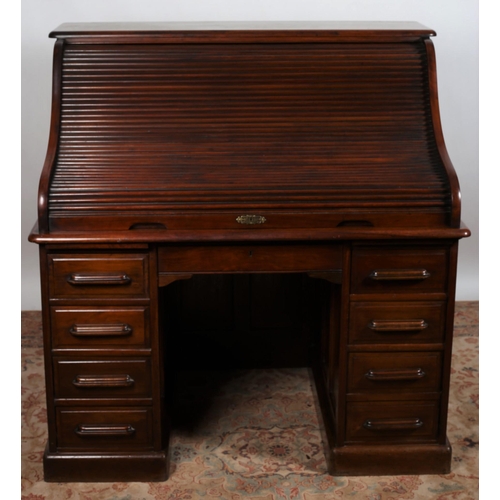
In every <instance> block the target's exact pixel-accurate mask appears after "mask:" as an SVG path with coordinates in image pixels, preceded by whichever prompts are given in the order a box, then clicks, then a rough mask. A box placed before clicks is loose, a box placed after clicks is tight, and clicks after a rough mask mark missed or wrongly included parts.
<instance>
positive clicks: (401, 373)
mask: <svg viewBox="0 0 500 500" xmlns="http://www.w3.org/2000/svg"><path fill="white" fill-rule="evenodd" d="M365 377H366V378H367V379H368V380H373V381H374V382H379V381H380V382H390V381H398V380H419V379H421V378H424V377H425V372H424V370H422V368H416V369H414V370H368V371H367V372H366V373H365Z"/></svg>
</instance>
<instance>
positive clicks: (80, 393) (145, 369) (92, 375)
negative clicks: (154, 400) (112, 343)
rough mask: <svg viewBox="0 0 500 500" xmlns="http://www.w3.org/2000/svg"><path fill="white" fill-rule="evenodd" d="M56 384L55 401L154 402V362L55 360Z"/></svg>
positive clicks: (147, 359)
mask: <svg viewBox="0 0 500 500" xmlns="http://www.w3.org/2000/svg"><path fill="white" fill-rule="evenodd" d="M54 381H55V388H54V396H55V397H56V398H124V397H131V398H151V362H150V360H149V358H144V359H129V360H123V359H119V360H117V359H107V360H101V359H99V360H83V361H82V360H79V361H75V360H67V359H57V358H56V359H55V360H54Z"/></svg>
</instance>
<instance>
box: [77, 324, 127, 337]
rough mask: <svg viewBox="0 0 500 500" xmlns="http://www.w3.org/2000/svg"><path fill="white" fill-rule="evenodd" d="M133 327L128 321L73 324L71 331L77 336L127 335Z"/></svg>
mask: <svg viewBox="0 0 500 500" xmlns="http://www.w3.org/2000/svg"><path fill="white" fill-rule="evenodd" d="M132 331H133V328H132V327H131V326H130V325H127V324H126V323H117V324H113V325H106V324H103V325H99V324H95V325H72V326H71V327H70V329H69V333H71V335H74V336H75V337H108V336H111V337H125V336H127V335H130V334H131V333H132Z"/></svg>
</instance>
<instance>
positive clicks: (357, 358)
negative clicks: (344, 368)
mask: <svg viewBox="0 0 500 500" xmlns="http://www.w3.org/2000/svg"><path fill="white" fill-rule="evenodd" d="M440 389H441V353H440V352H430V353H426V352H423V353H420V352H419V353H414V352H412V353H408V352H398V353H394V352H391V353H380V352H377V353H372V352H370V353H351V354H350V355H349V372H348V392H350V393H363V394H370V395H381V396H383V395H385V394H397V393H415V392H436V391H439V390H440Z"/></svg>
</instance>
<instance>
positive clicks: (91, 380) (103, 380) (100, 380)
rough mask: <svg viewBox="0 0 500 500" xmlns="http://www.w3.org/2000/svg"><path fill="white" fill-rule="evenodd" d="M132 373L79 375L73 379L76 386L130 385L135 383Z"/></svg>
mask: <svg viewBox="0 0 500 500" xmlns="http://www.w3.org/2000/svg"><path fill="white" fill-rule="evenodd" d="M134 382H135V381H134V379H133V378H132V377H131V376H130V375H77V376H76V377H75V380H73V385H74V386H76V387H82V388H88V387H130V386H131V385H134Z"/></svg>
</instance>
